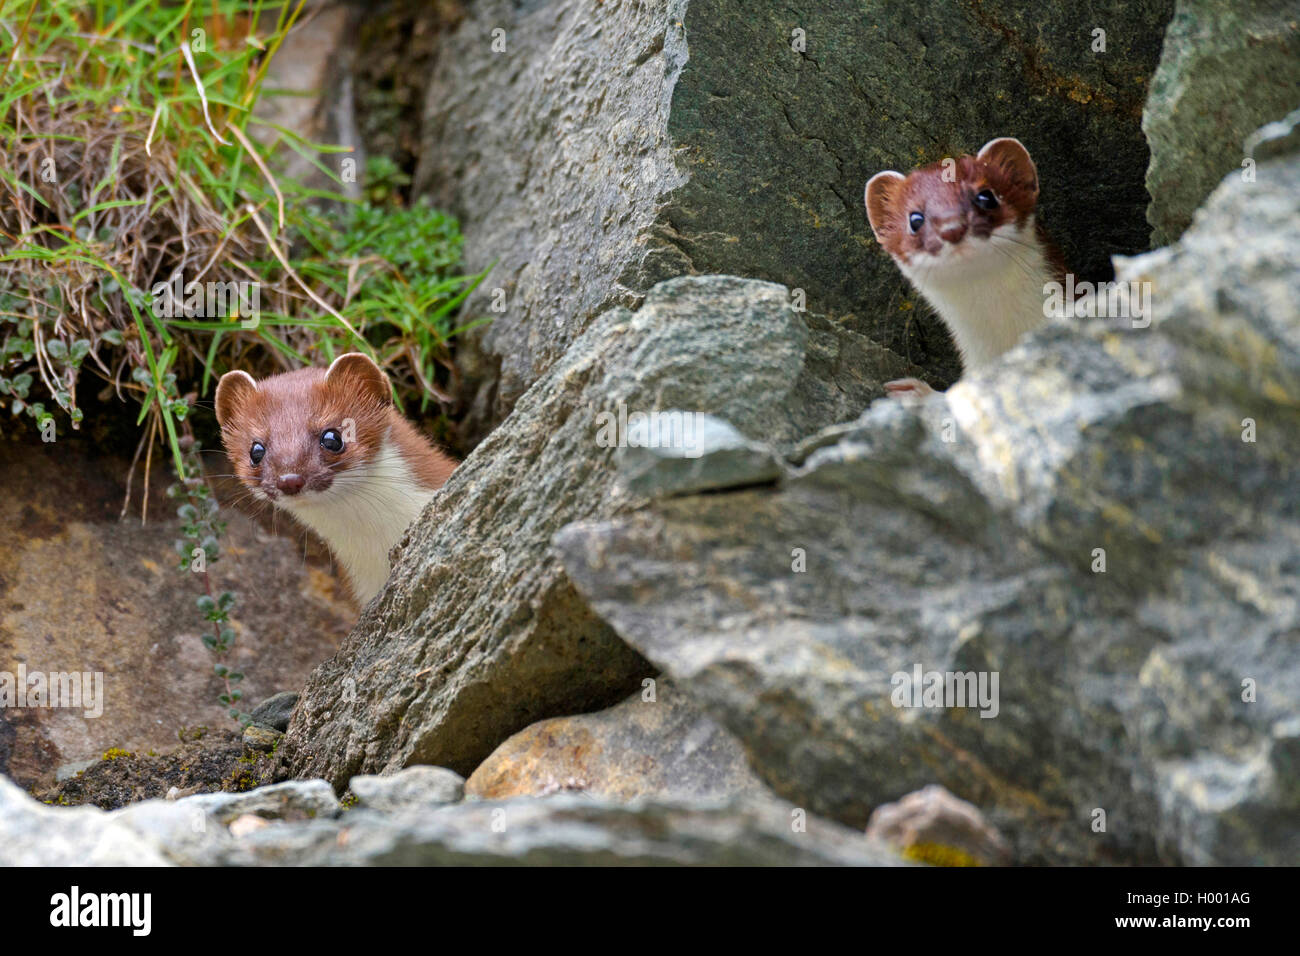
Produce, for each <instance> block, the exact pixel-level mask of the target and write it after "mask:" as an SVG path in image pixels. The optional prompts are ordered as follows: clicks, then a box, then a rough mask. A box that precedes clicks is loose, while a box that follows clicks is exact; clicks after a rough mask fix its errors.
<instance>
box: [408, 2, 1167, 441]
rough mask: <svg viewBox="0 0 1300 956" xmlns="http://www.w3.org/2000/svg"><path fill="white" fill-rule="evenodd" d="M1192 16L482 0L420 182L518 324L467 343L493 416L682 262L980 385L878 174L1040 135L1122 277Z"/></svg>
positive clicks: (1042, 9) (452, 41) (1055, 179)
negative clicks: (882, 221) (927, 289)
mask: <svg viewBox="0 0 1300 956" xmlns="http://www.w3.org/2000/svg"><path fill="white" fill-rule="evenodd" d="M1172 9H1173V0H1139V2H1134V3H1126V4H1124V5H1122V7H1121V6H1117V5H1111V7H1109V8H1108V10H1107V11H1106V15H1105V16H1100V17H1099V16H1098V15H1097V13H1096V12H1095V11H1094V10H1092V9H1090V8H1088V7H1086V6H1083V5H1078V4H1075V5H1069V4H1060V3H1056V2H1048V0H1036V2H1030V3H1024V2H1019V0H1016V2H1012V0H986V2H983V3H979V4H971V3H967V2H965V0H937V2H934V3H928V4H916V3H902V2H890V3H875V4H856V5H854V4H826V3H820V2H814V0H798V2H794V3H791V2H788V0H666V2H649V0H635V2H621V3H604V4H592V3H589V2H587V0H540V2H538V0H533V2H528V3H520V2H517V0H482V2H480V3H477V4H475V5H474V7H473V8H472V9H471V10H470V11H469V14H468V16H467V18H466V19H465V21H464V22H463V23H462V24H461V25H460V27H459V29H457V30H456V31H454V32H452V33H450V34H449V35H448V36H446V37H445V38H444V40H443V43H442V46H441V48H440V50H439V55H438V65H437V68H436V70H435V73H434V76H433V78H432V79H431V81H430V83H429V89H428V98H427V101H426V103H427V105H426V110H425V117H424V120H425V122H424V130H423V134H422V136H423V144H422V149H421V160H420V166H419V169H418V171H417V175H416V183H415V186H416V189H417V191H423V192H426V193H428V194H430V195H432V196H433V198H434V200H435V202H436V203H437V204H438V205H440V206H442V207H445V208H449V209H451V210H453V211H454V212H456V213H457V214H458V216H459V217H460V219H461V222H462V225H463V227H464V231H465V235H466V250H467V257H468V264H469V265H470V266H471V267H472V268H476V269H477V268H481V267H483V266H486V265H488V264H489V263H491V262H493V261H497V265H496V267H495V269H494V271H493V273H492V275H491V276H490V277H489V278H488V280H487V281H486V282H485V283H484V284H483V287H482V288H481V289H480V290H479V291H478V292H477V293H476V294H475V295H474V296H472V297H471V299H470V300H469V302H468V306H467V307H468V309H469V314H473V315H485V316H488V317H490V318H492V320H493V321H492V323H491V324H490V325H489V326H487V327H486V328H485V329H484V330H483V331H482V332H481V335H480V336H479V337H478V345H477V348H474V349H470V348H465V349H462V350H461V352H460V353H459V356H458V361H459V362H461V364H462V368H463V371H464V372H465V374H466V376H467V379H468V380H469V383H470V386H471V387H472V388H474V389H476V392H475V398H474V402H475V408H474V409H473V414H472V419H471V424H477V426H478V428H479V429H480V430H482V429H483V428H484V427H486V426H488V425H490V424H492V423H493V422H495V421H498V420H500V419H501V418H502V417H503V416H504V415H505V413H506V412H508V411H509V409H510V408H511V407H512V406H513V405H514V403H515V402H516V401H517V400H518V398H519V396H520V395H521V394H523V392H524V390H525V389H526V388H527V387H528V386H529V385H531V384H532V383H533V382H534V381H536V380H537V379H538V377H540V376H541V375H542V374H543V373H544V372H545V370H546V369H547V368H548V367H549V366H550V365H551V364H552V363H554V362H555V361H556V360H558V358H559V357H560V356H561V355H563V354H564V351H565V350H566V349H567V348H568V347H569V345H570V344H571V343H572V342H573V341H575V340H576V339H577V337H578V336H579V335H580V334H581V333H582V331H583V330H584V329H585V328H587V326H588V325H589V324H590V323H591V321H592V320H593V318H594V317H595V316H596V315H597V314H599V313H600V312H601V311H602V310H603V309H605V308H607V307H608V306H609V305H610V304H611V303H615V302H617V303H622V304H629V303H631V302H633V301H635V299H636V297H637V296H638V295H639V294H641V293H643V292H644V291H645V290H646V289H647V288H648V287H649V286H651V285H652V284H654V283H655V282H657V281H659V280H661V279H664V278H668V277H670V276H674V275H680V274H702V273H732V274H738V275H750V276H756V277H759V278H763V279H769V280H773V281H777V282H781V283H784V284H785V285H787V286H790V287H791V288H799V289H803V290H805V292H806V293H807V296H808V303H809V307H810V308H811V309H813V310H814V311H817V312H824V313H827V314H832V315H835V316H838V317H841V319H842V321H843V322H844V323H845V324H846V325H847V326H848V327H849V328H852V329H854V330H856V331H859V332H862V333H864V334H867V335H869V336H870V337H872V338H873V339H874V340H876V341H879V342H881V343H883V344H886V345H888V346H889V347H891V348H893V349H894V350H895V351H897V352H899V353H900V354H904V355H906V356H907V357H908V358H909V359H911V360H913V361H916V362H918V363H920V364H922V365H924V366H925V367H926V369H927V370H928V371H929V372H930V373H931V377H933V378H937V379H944V378H947V379H952V378H955V377H956V373H957V359H956V356H955V353H954V352H953V350H952V349H951V346H950V344H949V341H948V337H947V334H946V332H945V331H944V330H943V329H942V327H941V325H940V323H939V322H938V321H937V320H936V319H934V318H932V317H930V316H929V315H928V314H927V313H925V312H924V311H923V310H921V309H918V308H916V306H918V305H919V303H918V302H917V300H916V297H915V295H914V294H913V293H912V292H910V291H909V289H908V287H907V286H906V285H905V283H904V282H903V280H902V277H901V276H900V275H899V273H898V270H897V269H896V268H895V267H894V264H893V263H892V262H891V261H890V259H889V257H888V256H887V255H885V254H884V253H883V252H881V251H880V250H879V249H877V248H875V243H874V240H873V239H872V234H871V230H870V228H869V227H868V223H867V219H866V215H865V211H864V209H863V204H862V192H863V185H864V184H865V182H866V181H867V179H868V178H869V177H870V176H871V175H872V174H874V173H876V172H878V171H879V170H881V169H887V168H901V169H908V168H911V167H913V166H916V165H918V164H920V163H924V162H930V161H934V160H938V159H941V158H943V157H945V156H949V155H957V154H960V153H962V152H966V151H971V150H974V149H978V148H979V146H980V145H982V144H983V143H984V142H986V141H987V140H988V139H990V138H992V137H994V136H997V135H1014V136H1018V137H1020V138H1021V139H1022V140H1023V141H1024V142H1025V143H1026V145H1027V146H1028V148H1029V149H1030V151H1031V152H1032V153H1033V155H1034V157H1035V159H1036V160H1037V162H1038V167H1039V170H1040V173H1041V175H1042V181H1043V197H1042V209H1043V216H1044V218H1045V220H1046V222H1047V224H1048V225H1049V226H1050V227H1051V228H1052V229H1053V231H1054V233H1055V234H1056V236H1057V237H1058V239H1059V240H1060V242H1061V244H1062V246H1063V248H1064V250H1065V252H1066V254H1067V256H1068V257H1069V260H1070V262H1071V263H1072V265H1073V266H1074V268H1075V270H1076V271H1077V272H1079V273H1080V274H1081V275H1083V276H1085V277H1089V278H1095V277H1096V276H1097V275H1098V274H1105V273H1107V271H1108V268H1109V261H1108V258H1107V257H1108V255H1109V254H1110V253H1113V252H1122V253H1133V252H1138V251H1141V250H1143V249H1145V248H1146V247H1147V226H1146V222H1145V219H1144V210H1145V206H1146V204H1147V201H1148V197H1147V195H1146V193H1145V192H1144V191H1143V189H1142V185H1141V183H1142V176H1143V173H1144V171H1145V169H1146V166H1147V158H1148V157H1147V146H1146V142H1145V140H1144V139H1143V136H1142V133H1141V130H1140V128H1139V124H1140V117H1141V111H1142V103H1143V98H1144V94H1145V90H1146V87H1145V83H1144V81H1145V80H1146V79H1147V78H1148V77H1149V75H1150V73H1151V71H1152V70H1153V69H1154V67H1155V64H1156V60H1157V58H1158V56H1159V48H1160V37H1161V34H1162V31H1163V29H1164V26H1165V24H1166V23H1167V21H1168V20H1169V17H1170V15H1171V13H1172ZM1096 29H1104V30H1105V32H1106V37H1105V40H1106V49H1105V51H1104V52H1100V51H1095V50H1094V43H1095V39H1096V38H1095V36H1094V33H1093V31H1094V30H1096ZM796 31H797V32H796ZM494 41H495V42H496V43H497V47H496V48H494V47H493V43H494ZM502 43H504V48H501V44H502ZM796 47H800V48H799V49H796ZM495 50H500V52H495ZM1099 209H1101V210H1104V215H1099V214H1098V210H1099ZM494 307H496V308H497V309H503V311H493V309H494Z"/></svg>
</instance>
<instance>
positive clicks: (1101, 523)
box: [557, 156, 1300, 864]
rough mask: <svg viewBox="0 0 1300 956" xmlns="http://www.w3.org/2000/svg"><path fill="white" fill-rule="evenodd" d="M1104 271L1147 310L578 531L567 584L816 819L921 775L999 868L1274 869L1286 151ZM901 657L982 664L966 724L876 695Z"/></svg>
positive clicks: (1285, 496)
mask: <svg viewBox="0 0 1300 956" xmlns="http://www.w3.org/2000/svg"><path fill="white" fill-rule="evenodd" d="M1120 272H1121V275H1122V276H1123V277H1124V278H1126V279H1132V280H1134V281H1141V282H1146V283H1150V292H1151V295H1152V300H1153V304H1154V310H1153V312H1154V314H1153V319H1152V321H1151V322H1150V325H1149V327H1138V328H1135V327H1134V324H1135V323H1133V322H1132V321H1130V320H1123V321H1118V320H1100V319H1099V320H1092V321H1085V322H1080V323H1079V324H1078V325H1076V326H1074V327H1068V326H1065V325H1063V324H1062V325H1052V326H1050V327H1049V328H1047V329H1045V330H1044V331H1043V332H1042V333H1040V334H1038V335H1036V336H1034V337H1032V338H1031V339H1029V340H1028V341H1027V342H1025V343H1023V344H1022V345H1021V346H1019V347H1018V348H1017V349H1015V350H1013V351H1012V352H1011V353H1008V355H1007V356H1006V358H1005V360H1004V361H1003V362H1002V364H1001V365H999V366H997V367H996V368H994V369H991V370H989V371H988V372H987V373H985V374H981V375H978V376H973V377H971V378H969V379H967V380H964V381H963V382H961V383H959V384H958V385H957V386H955V387H954V388H952V389H951V390H949V392H948V393H947V394H946V395H936V396H934V397H933V398H932V399H930V400H929V401H928V402H926V403H924V405H923V406H922V407H921V408H920V409H918V410H911V409H908V408H905V407H903V406H901V405H900V404H899V403H897V402H891V403H883V402H882V403H877V404H876V405H874V406H873V407H872V408H871V409H870V410H869V411H868V412H867V413H866V414H865V415H864V416H863V417H862V418H861V419H860V420H859V421H858V422H857V423H856V424H855V425H852V426H840V427H837V428H835V429H831V430H830V431H829V432H828V434H827V435H826V436H825V437H824V438H823V439H821V440H819V441H812V442H809V443H806V445H805V446H804V448H803V451H802V453H806V454H807V458H806V460H805V461H804V462H803V465H802V468H801V469H800V470H799V471H798V472H797V473H796V474H795V475H794V476H792V477H790V478H788V479H785V480H783V481H780V482H779V483H776V484H774V485H773V486H771V487H767V488H756V489H748V490H744V491H741V492H735V493H726V492H721V493H712V494H708V495H698V496H690V497H682V498H672V499H667V500H664V501H659V502H656V503H655V504H654V505H653V506H651V507H649V508H647V509H644V510H642V511H640V512H638V513H636V514H633V515H629V516H622V517H618V518H615V519H612V520H606V521H602V522H584V523H579V524H575V525H574V526H571V527H569V528H566V529H565V530H564V531H563V532H562V533H561V534H560V535H559V536H558V537H557V545H558V547H559V550H560V552H561V554H562V557H563V561H564V564H565V567H566V569H567V570H568V571H569V574H570V577H571V579H572V580H573V581H574V582H575V584H576V585H577V586H578V588H579V590H580V591H581V592H582V593H583V594H584V595H585V596H587V597H588V599H589V600H590V602H591V604H592V606H593V607H594V608H595V609H596V611H597V612H598V613H600V614H601V616H603V617H604V618H605V619H607V620H608V621H610V622H611V623H612V624H613V625H614V626H615V628H616V629H617V630H618V632H619V634H620V635H621V636H622V637H623V638H624V639H625V640H626V641H628V643H630V644H631V645H632V646H633V647H635V648H637V649H638V650H639V651H641V652H642V653H644V654H645V655H646V656H647V657H648V658H649V659H650V660H651V661H652V662H653V663H654V664H656V665H658V666H659V667H661V668H662V669H663V670H664V671H665V672H666V674H668V675H670V676H671V677H672V678H673V679H674V680H675V681H676V682H678V683H679V686H681V687H682V689H683V690H685V691H686V692H687V693H689V694H690V695H691V696H692V697H693V698H694V699H695V700H696V701H698V702H699V703H700V704H701V705H702V706H703V707H705V709H706V710H707V711H708V712H709V713H711V714H713V715H714V716H715V717H717V718H718V719H719V720H720V721H721V722H722V723H723V724H724V725H725V726H726V727H728V728H729V729H730V730H732V731H733V732H734V733H736V734H737V735H738V736H739V737H740V738H741V740H742V742H743V743H744V744H745V746H746V749H747V752H748V755H749V757H750V761H751V764H752V765H753V766H754V767H755V769H756V770H757V772H758V773H759V774H760V776H762V777H763V778H764V779H765V780H766V781H767V782H768V783H769V784H770V785H771V786H772V787H773V788H774V789H775V790H776V791H777V792H778V793H779V794H781V795H782V796H784V797H786V798H788V799H792V800H795V801H796V802H799V803H801V804H802V803H806V804H807V805H808V806H809V807H810V808H812V809H814V810H816V811H818V812H821V813H825V814H827V815H830V816H833V817H836V818H838V819H840V820H842V821H845V822H849V823H853V824H855V825H859V824H862V823H865V822H866V818H867V815H868V814H869V813H870V811H871V809H872V808H873V807H874V806H876V805H877V804H879V803H882V802H885V801H889V800H895V799H898V798H899V797H901V796H902V795H903V794H904V793H906V792H908V791H911V790H916V789H919V788H920V787H921V786H924V785H926V784H929V783H940V784H942V785H943V786H945V787H947V788H948V789H949V790H950V791H952V792H953V793H954V794H956V795H957V796H959V797H961V798H963V799H965V800H968V801H970V802H971V803H974V804H976V805H977V806H979V807H981V809H983V810H984V811H985V812H986V813H987V814H988V815H989V818H990V820H991V821H992V822H993V823H994V824H995V825H996V826H998V827H999V828H1000V829H1002V830H1003V832H1004V833H1006V834H1007V836H1008V838H1009V839H1010V840H1011V841H1012V842H1013V844H1014V845H1015V849H1016V851H1017V854H1018V857H1019V859H1021V860H1029V861H1071V862H1087V861H1092V862H1096V861H1123V862H1155V861H1165V862H1179V863H1192V864H1208V863H1218V864H1244V863H1285V862H1293V861H1294V860H1295V859H1297V858H1300V830H1297V828H1296V827H1295V826H1294V821H1295V820H1296V819H1297V814H1300V787H1297V785H1296V780H1297V777H1296V773H1295V768H1296V753H1297V749H1298V747H1300V745H1298V744H1297V740H1298V739H1300V738H1298V737H1297V732H1298V731H1300V722H1297V721H1296V720H1295V716H1294V702H1295V701H1296V700H1297V699H1300V573H1298V572H1300V563H1298V560H1300V559H1298V558H1297V555H1300V490H1297V486H1296V482H1295V475H1296V465H1295V454H1296V449H1297V448H1300V405H1297V402H1296V396H1297V395H1300V157H1296V156H1292V157H1290V158H1287V159H1282V160H1277V161H1274V162H1271V163H1268V164H1261V166H1260V168H1259V178H1258V180H1257V182H1256V183H1254V184H1245V183H1242V182H1240V181H1239V179H1238V178H1237V177H1234V176H1230V177H1228V178H1227V179H1226V180H1225V181H1224V183H1223V185H1222V186H1221V187H1220V188H1219V190H1218V191H1217V192H1216V193H1215V195H1214V196H1213V197H1212V199H1211V200H1210V202H1209V203H1208V204H1207V206H1206V208H1205V209H1203V210H1202V211H1201V212H1200V213H1198V216H1197V219H1196V223H1195V225H1194V226H1193V227H1192V228H1191V229H1190V230H1189V231H1188V232H1187V234H1186V235H1185V236H1184V238H1183V240H1182V241H1181V242H1180V243H1179V244H1178V245H1177V246H1174V247H1172V248H1169V249H1165V250H1160V251H1159V252H1156V253H1152V254H1150V255H1148V256H1144V257H1141V258H1138V259H1135V260H1132V261H1129V262H1125V263H1122V264H1121V267H1120ZM1137 324H1138V325H1139V326H1140V325H1142V324H1143V323H1141V322H1139V323H1137ZM1103 557H1104V562H1105V563H1104V565H1102V564H1100V563H1099V562H1100V560H1101V559H1102V558H1103ZM1102 567H1104V573H1103V572H1102V571H1101V568H1102ZM801 568H802V569H804V570H803V573H800V569H801ZM916 668H920V669H921V671H922V672H923V673H929V672H941V673H944V674H947V673H950V672H951V673H961V674H972V675H975V676H976V678H979V677H980V676H981V675H982V677H983V678H984V679H985V680H987V681H989V682H990V683H988V684H986V685H985V686H986V688H988V689H989V690H992V684H991V680H992V677H993V676H994V675H996V676H997V677H998V688H997V693H996V695H993V697H992V699H991V700H990V702H989V703H990V706H989V707H987V708H984V709H983V710H984V712H986V713H987V714H988V716H987V717H982V716H981V710H980V709H979V708H974V707H960V706H939V707H900V706H898V705H897V704H898V703H899V702H900V701H899V699H898V698H896V697H895V694H894V692H895V690H896V689H901V688H902V687H903V686H904V685H903V684H902V681H901V679H900V680H898V682H897V683H896V682H895V681H896V678H897V675H911V674H913V673H914V671H915V669H916ZM908 700H909V699H903V700H902V701H901V702H904V703H906V702H908ZM922 703H924V699H923V700H922ZM950 703H956V702H955V701H951V700H950ZM1103 814H1104V815H1103Z"/></svg>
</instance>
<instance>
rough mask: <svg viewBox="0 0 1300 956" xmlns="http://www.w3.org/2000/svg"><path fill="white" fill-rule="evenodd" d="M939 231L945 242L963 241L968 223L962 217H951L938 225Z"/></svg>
mask: <svg viewBox="0 0 1300 956" xmlns="http://www.w3.org/2000/svg"><path fill="white" fill-rule="evenodd" d="M937 232H938V233H939V238H940V239H942V240H943V241H944V242H961V240H962V237H963V236H965V235H966V223H964V222H962V220H960V219H949V220H948V221H947V222H943V223H940V224H939V225H938V227H937Z"/></svg>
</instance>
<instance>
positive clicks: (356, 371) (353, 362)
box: [325, 352, 393, 405]
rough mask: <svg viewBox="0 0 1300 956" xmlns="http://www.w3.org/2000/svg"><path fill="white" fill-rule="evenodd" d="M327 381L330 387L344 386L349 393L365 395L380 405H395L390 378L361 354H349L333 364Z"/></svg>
mask: <svg viewBox="0 0 1300 956" xmlns="http://www.w3.org/2000/svg"><path fill="white" fill-rule="evenodd" d="M325 381H326V382H327V383H328V384H330V385H337V384H342V385H343V386H344V387H345V388H346V389H347V390H348V391H349V392H355V393H357V394H360V395H365V396H367V397H368V398H371V399H373V400H374V401H375V402H376V403H378V404H380V405H391V404H392V403H393V390H392V387H391V386H390V385H389V384H388V376H387V375H385V374H384V370H383V369H381V368H380V367H379V366H378V365H376V364H375V361H374V359H372V358H371V357H370V356H369V355H363V354H362V353H361V352H348V353H347V354H346V355H340V356H339V357H338V358H336V359H335V360H334V361H333V362H331V363H330V367H329V371H328V372H326V373H325Z"/></svg>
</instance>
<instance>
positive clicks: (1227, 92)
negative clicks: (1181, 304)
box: [1142, 0, 1300, 246]
mask: <svg viewBox="0 0 1300 956" xmlns="http://www.w3.org/2000/svg"><path fill="white" fill-rule="evenodd" d="M1297 106H1300V17H1297V15H1296V5H1295V3H1294V2H1293V0H1232V2H1231V3H1224V2H1222V0H1178V3H1177V7H1176V9H1175V13H1174V18H1173V20H1171V21H1170V23H1169V28H1168V30H1166V32H1165V43H1164V50H1163V52H1162V53H1161V56H1160V66H1159V67H1158V68H1157V70H1156V72H1155V75H1154V76H1152V78H1151V94H1150V96H1149V97H1148V99H1147V104H1146V109H1145V111H1144V112H1143V115H1142V129H1143V132H1145V133H1146V136H1147V140H1148V142H1149V143H1150V144H1151V166H1150V168H1149V169H1148V170H1147V177H1146V182H1147V191H1148V192H1149V193H1150V194H1151V206H1150V208H1149V209H1148V210H1147V219H1148V220H1149V221H1150V223H1151V226H1152V231H1151V241H1152V244H1153V245H1161V246H1162V245H1165V244H1167V243H1170V242H1172V241H1174V240H1175V239H1177V238H1178V237H1179V236H1180V235H1181V234H1182V232H1183V230H1184V229H1186V228H1187V226H1188V225H1189V224H1190V223H1191V221H1192V214H1193V213H1194V212H1195V211H1196V208H1197V207H1198V206H1200V204H1201V203H1202V202H1203V201H1204V200H1205V197H1206V196H1208V195H1209V194H1210V192H1211V191H1212V190H1213V189H1214V187H1215V186H1217V185H1218V183H1219V180H1220V179H1222V178H1223V176H1224V175H1225V174H1227V173H1228V172H1230V171H1233V170H1236V171H1237V173H1238V175H1240V174H1241V173H1242V164H1243V162H1244V161H1245V160H1246V158H1247V153H1246V151H1245V150H1243V148H1242V144H1243V142H1244V141H1245V139H1246V137H1247V136H1248V135H1249V134H1250V133H1251V132H1252V131H1253V130H1254V129H1255V128H1256V127H1258V126H1260V125H1262V124H1264V123H1267V122H1270V121H1272V120H1278V119H1281V118H1282V117H1283V116H1285V115H1286V114H1287V113H1289V112H1291V111H1292V110H1294V109H1295V108H1296V107H1297Z"/></svg>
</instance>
